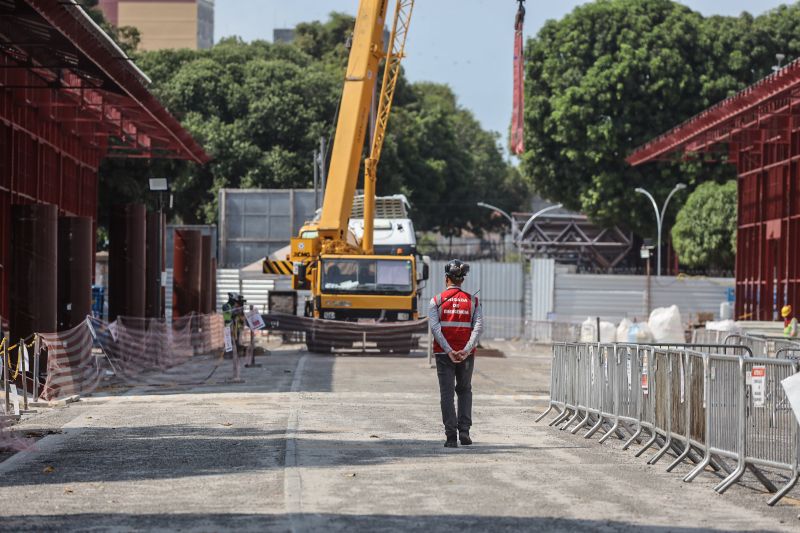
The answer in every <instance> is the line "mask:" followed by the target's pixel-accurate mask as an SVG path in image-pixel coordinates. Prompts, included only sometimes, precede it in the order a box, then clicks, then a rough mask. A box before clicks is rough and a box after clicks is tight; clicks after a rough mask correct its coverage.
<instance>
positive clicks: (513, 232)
mask: <svg viewBox="0 0 800 533" xmlns="http://www.w3.org/2000/svg"><path fill="white" fill-rule="evenodd" d="M478 207H482V208H484V209H489V210H490V211H494V212H495V213H500V214H501V215H502V216H504V217H505V218H506V220H508V221H509V222H510V223H511V242H513V243H516V242H517V239H516V235H517V233H518V231H517V221H516V220H515V219H514V217H512V216H511V215H509V214H508V213H506V212H505V211H503V210H502V209H500V208H499V207H495V206H493V205H491V204H487V203H484V202H478ZM503 249H504V250H505V244H503ZM503 253H505V252H503ZM503 260H505V257H503Z"/></svg>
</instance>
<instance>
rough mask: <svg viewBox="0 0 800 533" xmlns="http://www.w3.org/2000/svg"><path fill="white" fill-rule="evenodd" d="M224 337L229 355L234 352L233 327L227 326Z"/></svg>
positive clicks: (226, 351)
mask: <svg viewBox="0 0 800 533" xmlns="http://www.w3.org/2000/svg"><path fill="white" fill-rule="evenodd" d="M222 335H223V337H224V338H225V353H229V352H232V351H233V334H232V333H231V327H230V326H225V329H224V330H223V333H222Z"/></svg>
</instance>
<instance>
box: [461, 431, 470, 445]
mask: <svg viewBox="0 0 800 533" xmlns="http://www.w3.org/2000/svg"><path fill="white" fill-rule="evenodd" d="M458 438H459V439H460V440H461V444H463V445H464V446H469V445H471V444H472V439H471V438H469V433H467V432H466V431H462V432H461V433H459V434H458Z"/></svg>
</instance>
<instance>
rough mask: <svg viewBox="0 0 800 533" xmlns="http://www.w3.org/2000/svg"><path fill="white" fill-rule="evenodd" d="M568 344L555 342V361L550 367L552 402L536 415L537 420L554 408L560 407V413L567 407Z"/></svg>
mask: <svg viewBox="0 0 800 533" xmlns="http://www.w3.org/2000/svg"><path fill="white" fill-rule="evenodd" d="M566 370H567V344H566V343H556V344H553V361H552V365H551V367H550V403H549V405H548V406H547V410H546V411H545V412H544V413H542V414H540V415H539V416H538V417H536V422H540V421H541V420H542V419H543V418H544V417H545V416H547V415H548V413H550V411H552V410H553V408H556V409H559V410H560V412H559V415H560V414H561V413H563V412H564V410H565V409H566V402H567V390H566V383H567V374H566Z"/></svg>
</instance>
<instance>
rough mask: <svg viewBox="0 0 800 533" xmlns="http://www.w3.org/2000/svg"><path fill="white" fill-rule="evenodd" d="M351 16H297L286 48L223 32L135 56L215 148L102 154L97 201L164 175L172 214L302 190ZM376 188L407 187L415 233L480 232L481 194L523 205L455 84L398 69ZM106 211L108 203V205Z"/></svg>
mask: <svg viewBox="0 0 800 533" xmlns="http://www.w3.org/2000/svg"><path fill="white" fill-rule="evenodd" d="M353 24H354V21H353V18H352V17H349V16H346V15H342V14H336V13H334V14H332V15H331V18H330V20H329V21H328V22H326V23H320V22H314V23H310V24H301V25H300V26H298V28H297V35H298V36H297V43H296V44H295V45H291V46H289V45H282V44H278V45H274V44H271V43H267V42H263V41H256V42H253V43H249V44H248V43H244V42H242V41H241V40H238V39H235V38H234V39H226V40H223V41H222V42H220V43H219V44H217V45H216V46H215V47H214V48H213V49H211V50H206V51H190V50H162V51H158V52H146V53H140V54H138V56H137V58H136V59H137V64H138V65H139V66H140V67H141V68H142V69H143V70H144V71H145V72H146V73H148V75H149V76H150V77H151V78H152V79H153V87H152V89H153V90H154V92H155V93H156V94H157V95H158V96H159V98H160V99H161V101H162V102H164V104H165V105H166V106H167V107H168V108H169V109H170V111H171V112H172V113H173V114H175V115H176V116H177V117H178V118H179V119H180V120H181V121H182V123H183V125H184V126H185V127H186V128H187V130H188V131H189V132H190V133H191V134H192V135H193V136H194V137H195V139H197V140H198V142H200V144H201V145H202V146H204V148H205V149H206V151H207V152H208V153H209V154H210V155H211V156H212V158H213V161H212V162H211V163H210V164H209V165H207V166H206V167H203V168H198V167H196V166H194V165H189V164H185V163H180V162H155V161H154V162H152V163H146V162H145V163H143V162H130V161H127V162H118V161H114V162H108V163H106V164H105V165H104V166H103V169H102V172H101V179H102V189H101V204H104V205H105V206H107V205H108V204H109V203H111V202H112V200H114V201H121V200H138V201H141V199H143V198H144V199H147V200H148V201H149V202H150V203H151V204H152V203H153V202H154V201H155V200H154V199H153V198H148V197H147V192H146V190H144V187H145V185H144V183H146V182H145V181H144V179H143V178H145V177H147V176H148V175H157V176H162V175H163V176H169V177H170V178H171V181H172V186H173V190H174V191H175V215H176V216H177V217H176V218H178V219H180V220H181V221H184V222H187V223H197V222H210V223H213V222H216V219H217V198H218V191H219V189H220V188H265V189H266V188H292V187H311V186H312V181H313V159H312V153H313V151H314V150H315V149H316V148H317V146H318V145H319V139H320V137H323V136H325V137H329V136H330V135H331V134H332V133H333V132H332V129H333V120H334V117H335V115H336V110H337V106H338V104H339V98H340V95H341V91H342V83H343V79H344V67H345V65H346V59H347V54H348V50H347V48H346V46H345V42H346V40H347V37H348V36H349V34H350V33H351V32H352V27H353ZM378 175H379V178H378V193H379V194H397V193H404V194H406V195H407V196H408V197H409V200H410V202H411V204H412V206H413V208H414V215H413V216H414V219H415V224H416V225H417V227H418V228H419V229H421V230H429V229H440V230H441V231H442V232H444V233H445V234H447V235H455V234H459V233H460V232H461V231H462V230H465V229H470V230H472V231H476V232H478V233H479V232H480V231H481V230H483V229H486V228H491V227H493V226H494V225H495V224H498V222H497V221H496V220H495V219H493V218H492V217H491V216H490V215H491V214H490V213H487V212H486V211H484V210H481V209H479V208H477V207H476V203H477V202H478V201H482V200H483V201H487V202H491V203H496V205H498V206H499V207H503V208H506V209H509V210H515V209H519V208H520V207H522V206H524V203H525V201H526V199H527V198H528V196H529V194H528V190H527V186H526V184H525V182H524V180H523V179H522V177H521V176H520V174H519V173H518V172H517V171H516V170H515V169H513V168H512V167H511V166H510V165H509V163H508V162H506V161H505V160H504V159H503V156H502V150H501V147H500V145H499V140H498V138H497V137H496V136H494V135H493V134H491V133H489V132H486V131H485V130H483V129H482V128H481V126H480V124H479V123H478V121H477V120H476V119H475V117H474V116H473V115H472V113H470V112H469V111H467V110H465V109H463V108H462V107H460V106H459V105H458V103H457V100H456V97H455V95H454V94H453V92H452V90H451V89H450V88H449V87H447V86H444V85H436V84H430V83H419V84H410V83H408V82H407V81H406V80H405V78H404V77H403V78H402V79H401V80H400V82H399V84H398V90H397V93H396V98H395V106H394V107H393V114H392V118H391V121H390V124H389V131H388V134H387V139H386V147H385V149H384V153H383V156H382V159H381V163H380V167H379V169H378ZM105 209H107V207H106V208H105Z"/></svg>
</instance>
